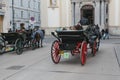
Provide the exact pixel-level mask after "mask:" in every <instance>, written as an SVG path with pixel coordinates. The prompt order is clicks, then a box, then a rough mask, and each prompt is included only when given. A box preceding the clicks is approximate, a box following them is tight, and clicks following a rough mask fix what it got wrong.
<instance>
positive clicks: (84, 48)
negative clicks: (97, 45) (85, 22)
mask: <svg viewBox="0 0 120 80" xmlns="http://www.w3.org/2000/svg"><path fill="white" fill-rule="evenodd" d="M86 53H87V43H86V42H85V41H83V42H82V44H81V53H80V59H81V64H82V65H84V64H85V62H86Z"/></svg>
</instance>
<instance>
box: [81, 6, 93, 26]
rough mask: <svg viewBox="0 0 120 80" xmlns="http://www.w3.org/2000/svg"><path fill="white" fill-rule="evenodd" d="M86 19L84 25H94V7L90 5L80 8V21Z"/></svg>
mask: <svg viewBox="0 0 120 80" xmlns="http://www.w3.org/2000/svg"><path fill="white" fill-rule="evenodd" d="M83 18H84V19H86V20H87V23H86V24H85V25H89V24H94V7H93V6H92V5H84V6H83V7H82V8H81V20H82V19H83Z"/></svg>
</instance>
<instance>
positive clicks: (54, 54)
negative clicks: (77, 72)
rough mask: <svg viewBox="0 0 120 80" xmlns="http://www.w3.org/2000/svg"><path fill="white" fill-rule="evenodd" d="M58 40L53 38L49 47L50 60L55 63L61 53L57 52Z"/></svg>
mask: <svg viewBox="0 0 120 80" xmlns="http://www.w3.org/2000/svg"><path fill="white" fill-rule="evenodd" d="M59 51H60V49H59V41H57V40H55V41H54V42H53V43H52V47H51V58H52V61H53V62H54V63H55V64H57V63H59V61H60V58H61V55H60V54H59Z"/></svg>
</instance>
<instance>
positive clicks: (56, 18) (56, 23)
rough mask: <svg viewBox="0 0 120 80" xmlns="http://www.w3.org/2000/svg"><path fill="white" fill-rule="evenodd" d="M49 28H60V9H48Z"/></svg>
mask: <svg viewBox="0 0 120 80" xmlns="http://www.w3.org/2000/svg"><path fill="white" fill-rule="evenodd" d="M48 12H49V13H48V27H60V12H59V8H55V9H51V8H49V9H48Z"/></svg>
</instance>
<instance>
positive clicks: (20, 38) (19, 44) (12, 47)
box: [0, 31, 42, 55]
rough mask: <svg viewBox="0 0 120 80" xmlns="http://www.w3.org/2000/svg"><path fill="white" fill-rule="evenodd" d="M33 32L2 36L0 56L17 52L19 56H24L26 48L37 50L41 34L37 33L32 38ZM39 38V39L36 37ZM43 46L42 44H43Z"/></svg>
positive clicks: (0, 36)
mask: <svg viewBox="0 0 120 80" xmlns="http://www.w3.org/2000/svg"><path fill="white" fill-rule="evenodd" d="M32 34H33V33H32V32H31V31H26V32H25V33H24V32H10V33H1V35H0V54H3V53H4V52H10V51H16V53H17V54H18V55H20V54H22V52H23V49H24V48H25V47H28V48H29V47H31V48H32V49H35V48H36V47H39V40H40V38H41V37H40V34H39V33H35V35H34V36H35V38H32ZM36 36H37V37H36ZM41 45H42V44H41Z"/></svg>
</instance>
